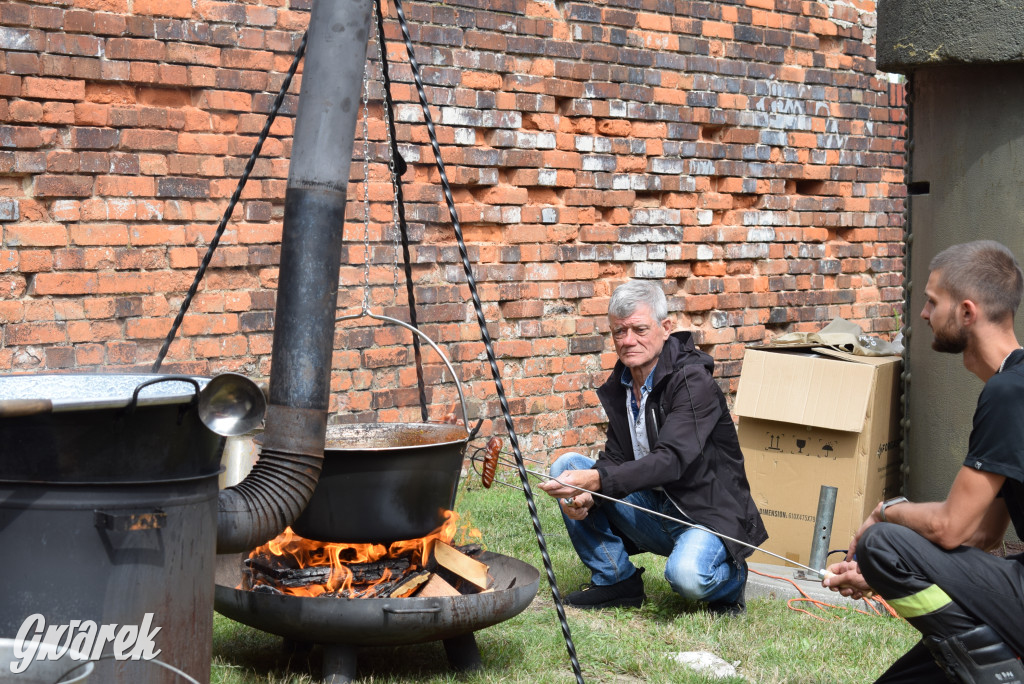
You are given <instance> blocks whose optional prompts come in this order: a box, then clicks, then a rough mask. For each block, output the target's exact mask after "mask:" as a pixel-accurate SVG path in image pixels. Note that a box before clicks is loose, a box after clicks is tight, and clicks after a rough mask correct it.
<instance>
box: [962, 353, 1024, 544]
mask: <svg viewBox="0 0 1024 684" xmlns="http://www.w3.org/2000/svg"><path fill="white" fill-rule="evenodd" d="M964 465H965V466H967V467H968V468H974V469H976V470H983V471H985V472H987V473H995V474H996V475H1003V476H1005V477H1006V481H1005V483H1004V484H1003V487H1002V489H1000V490H999V496H1001V497H1003V499H1005V501H1006V507H1007V509H1009V511H1010V520H1012V521H1013V526H1014V528H1015V529H1016V530H1017V536H1018V537H1020V536H1022V535H1024V350H1020V349H1018V350H1017V351H1015V352H1013V353H1012V354H1010V356H1009V358H1008V359H1007V360H1006V363H1005V365H1004V366H1003V370H1002V372H1000V373H996V374H995V375H993V376H992V377H991V378H989V380H988V382H986V383H985V387H984V388H983V389H982V390H981V395H980V396H979V397H978V408H977V409H975V411H974V427H973V428H972V429H971V438H970V441H969V443H968V449H967V458H966V459H964Z"/></svg>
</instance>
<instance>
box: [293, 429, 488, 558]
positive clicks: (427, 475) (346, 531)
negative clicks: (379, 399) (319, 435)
mask: <svg viewBox="0 0 1024 684" xmlns="http://www.w3.org/2000/svg"><path fill="white" fill-rule="evenodd" d="M468 441H469V434H468V433H467V432H466V429H465V428H464V427H462V426H461V425H449V424H446V423H398V424H383V425H378V424H354V425H332V426H330V427H328V428H327V447H326V449H325V451H324V467H323V472H322V473H321V474H320V480H319V481H318V482H317V485H316V490H315V491H314V492H313V497H312V498H311V499H310V501H309V505H308V506H306V509H305V510H304V511H303V512H302V515H300V516H299V518H298V519H297V520H296V521H295V522H294V523H293V524H292V529H293V530H294V531H295V533H296V534H298V535H301V536H303V537H306V538H307V539H316V540H319V541H332V542H348V543H375V544H376V543H388V542H393V541H398V540H403V539H417V538H419V537H423V536H426V535H427V534H429V533H430V532H432V531H433V530H435V529H436V528H437V527H438V526H439V525H440V524H441V522H443V516H442V512H443V510H444V509H446V508H449V509H450V508H451V507H452V505H453V503H454V499H455V490H456V488H457V487H458V484H459V476H460V475H461V473H462V459H463V454H464V452H465V448H466V443H467V442H468Z"/></svg>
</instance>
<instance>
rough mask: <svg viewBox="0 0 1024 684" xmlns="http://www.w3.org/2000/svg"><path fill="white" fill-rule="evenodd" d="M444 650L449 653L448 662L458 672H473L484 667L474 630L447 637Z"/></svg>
mask: <svg viewBox="0 0 1024 684" xmlns="http://www.w3.org/2000/svg"><path fill="white" fill-rule="evenodd" d="M444 652H445V653H446V654H447V655H448V664H449V665H451V668H452V669H453V670H455V671H456V672H471V671H474V670H482V669H483V667H484V664H483V661H482V660H481V659H480V649H479V648H477V645H476V636H475V635H474V634H473V632H470V633H469V634H463V635H461V636H457V637H452V638H450V639H445V640H444Z"/></svg>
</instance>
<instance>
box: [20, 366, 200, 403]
mask: <svg viewBox="0 0 1024 684" xmlns="http://www.w3.org/2000/svg"><path fill="white" fill-rule="evenodd" d="M187 377H190V378H192V379H193V380H195V381H196V382H197V383H199V388H200V389H202V388H203V387H204V386H205V385H206V383H208V382H209V381H210V379H209V378H205V377H201V376H198V375H196V376H192V375H190V376H187ZM159 378H168V376H167V375H164V374H160V373H138V372H134V373H130V372H129V373H116V372H115V373H97V372H83V373H75V372H60V373H5V374H3V375H0V399H5V400H6V399H43V400H48V401H50V402H51V404H52V406H53V411H54V412H55V413H61V412H65V411H91V410H100V409H112V408H113V409H117V408H124V407H125V406H128V405H129V404H130V403H131V401H132V394H133V392H134V391H135V389H136V388H137V387H138V386H139V385H141V384H142V383H144V382H147V381H149V380H156V379H159ZM195 395H196V388H195V387H194V386H193V385H192V384H191V383H189V382H188V381H186V380H174V379H170V378H168V379H167V380H166V381H163V382H159V383H155V384H153V385H150V386H148V387H145V388H143V389H142V390H141V391H140V392H139V397H138V401H137V402H136V403H137V405H138V406H157V405H163V404H185V403H188V402H190V401H192V400H193V399H194V398H195Z"/></svg>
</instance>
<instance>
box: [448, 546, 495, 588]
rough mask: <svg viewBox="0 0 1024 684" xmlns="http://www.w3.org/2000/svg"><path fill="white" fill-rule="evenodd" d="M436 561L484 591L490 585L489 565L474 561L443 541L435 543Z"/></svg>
mask: <svg viewBox="0 0 1024 684" xmlns="http://www.w3.org/2000/svg"><path fill="white" fill-rule="evenodd" d="M434 560H435V561H436V562H437V564H438V565H439V566H441V567H442V568H445V569H446V570H448V571H449V572H451V573H453V574H454V575H456V576H457V577H461V578H462V579H464V580H466V581H467V582H470V583H471V584H473V585H474V586H475V587H476V588H477V589H480V590H483V589H486V588H487V585H488V583H489V582H488V575H487V565H485V564H484V563H481V562H480V561H478V560H474V559H472V558H470V557H469V556H467V555H466V554H464V553H461V552H460V551H458V550H457V549H455V548H453V547H451V546H449V545H448V544H445V543H444V542H443V541H441V540H437V541H435V542H434Z"/></svg>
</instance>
